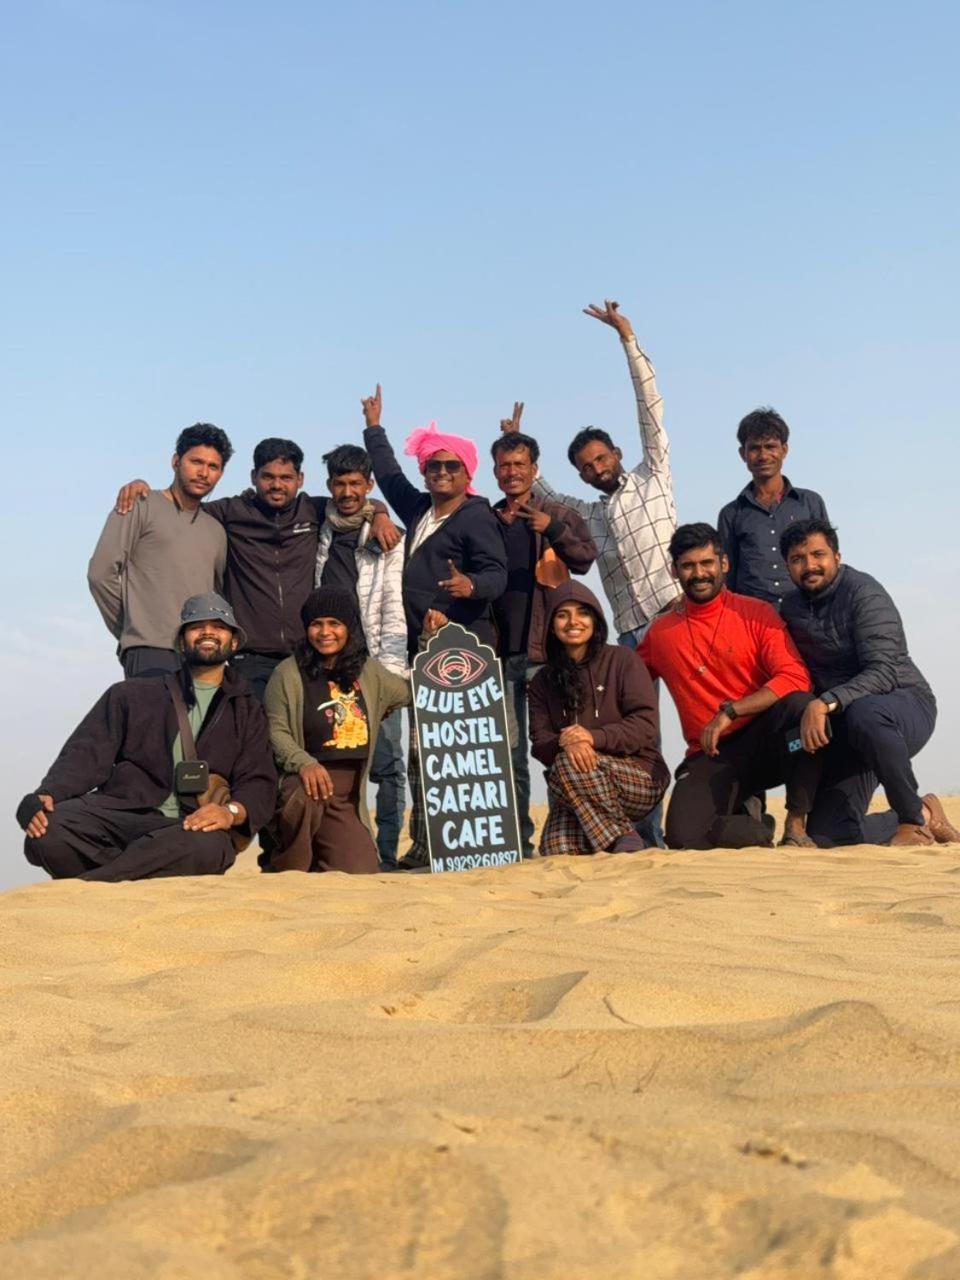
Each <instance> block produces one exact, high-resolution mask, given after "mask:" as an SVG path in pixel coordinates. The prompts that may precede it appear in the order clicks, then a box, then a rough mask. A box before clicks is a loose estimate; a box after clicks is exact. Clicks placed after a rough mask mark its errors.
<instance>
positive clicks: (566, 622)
mask: <svg viewBox="0 0 960 1280" xmlns="http://www.w3.org/2000/svg"><path fill="white" fill-rule="evenodd" d="M606 639H607V624H606V622H605V621H604V618H603V611H602V610H601V608H600V604H599V602H598V601H597V598H596V596H595V595H594V594H593V593H592V592H591V591H589V590H588V589H587V588H586V587H584V586H582V585H581V584H580V583H578V582H567V583H564V584H563V585H561V586H559V587H557V588H556V590H555V591H553V592H551V595H550V598H549V600H548V602H547V621H546V627H545V638H544V649H545V651H546V658H547V661H546V664H545V665H544V666H543V667H542V668H541V670H540V671H538V672H537V674H536V675H535V676H534V678H533V680H532V681H531V683H530V691H529V699H530V739H531V750H532V752H533V755H534V756H535V757H536V759H537V760H539V761H540V762H541V763H542V764H544V765H547V766H548V767H549V771H548V773H547V786H548V787H549V790H550V800H551V805H550V816H549V817H548V818H547V825H546V827H545V829H544V832H543V839H542V841H541V845H540V851H541V853H542V854H544V855H545V856H549V855H552V854H559V853H600V852H602V851H607V852H610V853H626V852H631V851H633V850H636V849H642V848H644V847H645V844H644V841H643V839H642V838H641V837H640V836H639V835H637V833H636V831H635V830H634V827H633V824H634V822H635V821H636V820H637V819H638V818H642V817H645V816H646V814H648V813H649V812H650V811H651V810H652V809H653V808H655V806H656V805H657V804H658V803H659V801H660V799H661V797H662V796H663V793H664V791H665V790H666V786H667V782H668V780H669V773H668V770H667V766H666V765H665V764H664V762H663V757H662V756H661V755H660V752H659V750H658V749H657V734H658V729H659V716H658V714H657V698H656V694H655V692H654V688H653V682H652V681H651V679H650V676H649V675H648V674H647V669H646V667H645V666H644V665H643V662H642V661H641V659H640V658H639V657H638V656H637V655H636V653H634V652H633V650H631V649H626V648H622V647H619V646H617V645H610V644H607V643H606Z"/></svg>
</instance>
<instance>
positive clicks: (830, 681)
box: [780, 564, 936, 711]
mask: <svg viewBox="0 0 960 1280" xmlns="http://www.w3.org/2000/svg"><path fill="white" fill-rule="evenodd" d="M780 616H781V617H782V618H783V620H784V622H785V623H786V624H787V626H788V627H789V628H790V634H791V635H792V636H793V639H794V642H795V644H796V646H797V648H798V649H799V650H800V656H801V658H803V660H804V662H805V663H806V664H807V667H808V669H809V671H810V674H811V676H812V677H813V683H814V688H815V689H816V691H817V693H832V694H833V695H834V697H835V698H836V699H837V701H838V702H839V703H840V709H841V711H845V710H846V709H847V707H849V705H850V704H851V702H855V701H856V700H857V698H862V697H864V696H865V695H867V694H871V693H890V692H891V691H892V690H893V689H914V690H915V691H916V692H917V694H918V695H919V696H920V697H922V698H923V699H924V700H926V701H928V702H929V703H930V704H931V705H932V706H934V707H935V706H936V700H935V699H934V696H933V690H932V689H931V688H930V686H929V685H928V684H927V682H926V680H925V679H924V678H923V676H922V675H921V673H920V671H919V670H918V669H917V666H916V664H915V663H914V662H913V661H912V659H911V657H910V654H909V653H908V652H907V638H906V636H905V635H904V632H903V623H902V621H901V620H900V614H899V613H898V612H897V606H896V605H895V604H894V603H893V601H892V600H891V599H890V596H889V595H888V594H887V592H886V591H885V590H884V588H883V587H882V586H881V585H880V583H879V582H877V580H876V578H871V577H870V575H869V573H861V572H860V570H859V569H851V567H850V566H849V565H848V564H844V565H841V566H840V569H839V572H838V573H837V576H836V578H835V579H834V581H833V582H832V583H831V584H830V586H829V587H827V589H826V590H825V591H823V592H822V593H820V594H819V595H815V596H808V595H806V594H805V593H804V592H802V591H791V592H790V594H789V595H788V596H785V597H784V601H783V604H782V606H781V608H780Z"/></svg>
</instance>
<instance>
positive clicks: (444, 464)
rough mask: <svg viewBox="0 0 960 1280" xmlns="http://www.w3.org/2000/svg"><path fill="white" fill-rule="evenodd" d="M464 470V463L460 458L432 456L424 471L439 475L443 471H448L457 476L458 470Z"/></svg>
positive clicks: (449, 473)
mask: <svg viewBox="0 0 960 1280" xmlns="http://www.w3.org/2000/svg"><path fill="white" fill-rule="evenodd" d="M462 470H463V463H462V462H461V461H460V459H459V458H450V459H447V458H431V459H430V461H429V462H428V463H427V465H426V466H425V467H424V471H425V473H426V474H427V475H431V476H438V475H440V473H441V472H442V471H446V472H447V473H448V475H451V476H455V475H456V474H457V472H458V471H462Z"/></svg>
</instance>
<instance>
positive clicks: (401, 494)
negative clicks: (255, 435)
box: [363, 427, 507, 658]
mask: <svg viewBox="0 0 960 1280" xmlns="http://www.w3.org/2000/svg"><path fill="white" fill-rule="evenodd" d="M363 441H364V444H365V446H366V449H367V452H368V453H369V454H370V461H371V462H372V463H373V474H374V475H375V476H376V478H377V484H378V485H379V486H380V489H381V491H382V493H383V495H384V497H385V498H386V499H387V501H388V502H389V503H390V505H391V507H393V509H394V511H396V513H397V515H398V516H399V517H400V519H401V520H402V521H403V523H404V524H405V525H406V526H407V539H406V547H405V562H404V566H403V605H404V611H405V613H406V619H407V652H408V654H409V655H410V657H411V658H412V657H413V656H414V655H415V654H416V652H417V649H418V647H419V644H420V633H421V631H422V630H423V620H424V618H425V617H426V614H427V610H428V609H437V610H439V611H440V612H441V613H443V614H445V615H446V617H447V618H448V619H449V621H450V622H459V623H460V625H461V626H462V627H466V629H467V630H468V631H472V632H473V633H474V635H475V636H476V637H477V638H478V639H479V640H480V641H482V642H483V643H484V644H489V645H492V646H493V647H494V648H495V647H496V628H495V626H494V621H493V601H494V600H496V599H497V597H498V596H500V595H502V594H503V592H504V591H505V590H506V586H507V558H506V552H505V551H504V546H503V535H502V534H501V532H500V522H499V520H498V519H497V517H496V516H495V515H494V514H493V511H492V510H491V508H490V503H489V502H487V500H486V498H477V497H469V496H468V497H466V498H464V500H463V502H462V503H461V505H460V506H459V507H457V509H456V511H454V512H453V513H452V514H451V515H449V516H448V517H447V519H446V520H444V522H443V524H442V525H441V526H440V527H439V529H437V531H436V533H433V534H431V535H430V537H429V538H427V539H426V540H425V541H424V542H421V544H420V546H419V547H417V549H416V551H414V552H413V553H412V554H411V551H410V547H411V545H412V542H413V537H414V534H415V533H416V529H417V525H418V524H419V522H420V520H421V518H422V517H423V516H424V515H426V513H427V512H428V511H429V510H430V508H431V506H432V505H433V499H432V498H431V497H430V495H429V493H426V492H425V491H424V490H423V489H418V488H417V487H416V485H414V484H411V482H410V481H409V480H408V479H407V477H406V476H405V475H404V474H403V471H402V470H401V468H400V464H399V462H397V459H396V456H395V454H394V452H393V448H392V447H391V445H390V441H389V440H388V439H387V434H386V432H385V431H384V430H383V428H382V427H367V428H366V430H365V431H364V433H363ZM450 560H452V561H453V563H454V564H455V565H456V567H457V568H458V569H459V570H460V572H461V573H465V574H466V575H467V577H468V578H470V579H472V581H473V594H472V595H471V596H468V597H467V598H465V599H457V598H455V597H453V596H451V595H450V594H449V593H448V592H446V591H445V590H444V589H443V588H442V587H441V586H439V583H440V581H441V580H442V579H444V578H449V576H450V568H449V565H448V561H450Z"/></svg>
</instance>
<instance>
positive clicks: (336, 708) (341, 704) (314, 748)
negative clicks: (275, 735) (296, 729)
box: [303, 679, 370, 764]
mask: <svg viewBox="0 0 960 1280" xmlns="http://www.w3.org/2000/svg"><path fill="white" fill-rule="evenodd" d="M303 745H304V747H305V748H306V749H307V751H309V752H310V754H311V755H312V756H313V758H314V759H315V760H320V761H322V762H323V763H324V764H336V763H337V762H338V761H340V760H365V759H366V758H367V756H368V755H369V754H370V727H369V725H368V723H367V708H366V705H365V704H364V701H363V694H362V693H361V692H360V685H359V683H358V682H356V681H354V683H353V685H351V686H350V688H348V689H341V688H340V686H339V685H338V684H337V683H336V682H335V681H333V680H323V679H321V680H307V679H304V682H303Z"/></svg>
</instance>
